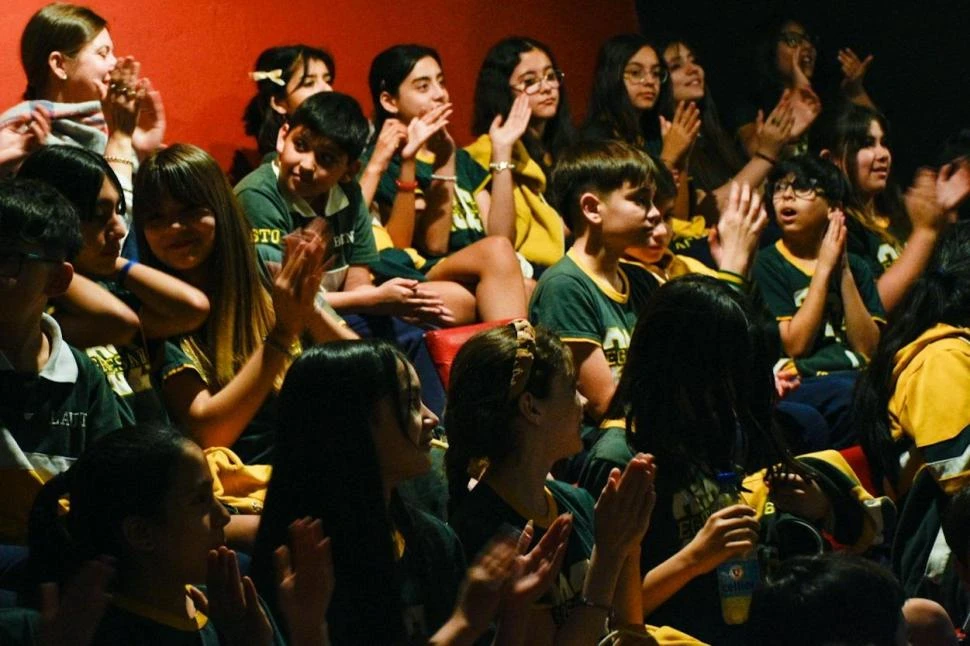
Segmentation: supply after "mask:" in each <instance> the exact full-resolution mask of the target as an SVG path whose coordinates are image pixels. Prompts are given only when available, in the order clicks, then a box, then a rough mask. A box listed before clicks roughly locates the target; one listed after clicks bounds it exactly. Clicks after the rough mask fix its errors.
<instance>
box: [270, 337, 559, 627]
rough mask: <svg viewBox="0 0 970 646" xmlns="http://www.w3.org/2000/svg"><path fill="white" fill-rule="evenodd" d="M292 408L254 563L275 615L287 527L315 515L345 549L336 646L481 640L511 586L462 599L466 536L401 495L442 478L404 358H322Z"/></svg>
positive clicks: (335, 350)
mask: <svg viewBox="0 0 970 646" xmlns="http://www.w3.org/2000/svg"><path fill="white" fill-rule="evenodd" d="M280 404H281V405H280V412H281V416H280V440H279V447H278V450H277V453H276V458H275V462H274V466H273V477H272V480H271V481H270V487H269V492H268V494H267V497H266V508H265V510H264V512H263V516H262V519H261V522H260V526H259V535H258V538H257V541H256V549H255V552H254V560H253V572H254V579H255V580H256V583H257V585H258V586H259V589H260V590H261V591H262V593H263V594H265V595H266V596H267V599H268V600H269V602H270V606H271V607H275V606H276V605H277V604H279V603H281V601H282V599H281V597H280V596H279V595H277V594H276V592H275V588H276V586H275V579H274V575H273V562H274V556H273V551H274V550H275V548H276V546H277V545H278V544H279V543H280V542H281V541H282V540H285V536H286V531H287V530H286V528H287V526H288V525H289V524H290V523H291V522H293V521H294V520H296V519H300V518H303V517H305V516H307V515H308V514H310V515H312V516H317V517H319V518H320V520H321V522H322V524H323V528H324V530H325V531H326V533H327V534H328V535H329V536H330V537H331V540H332V541H333V554H334V571H335V587H334V597H333V603H332V604H331V608H330V612H329V614H327V615H326V620H327V623H328V624H329V627H330V632H331V634H332V635H333V638H334V642H335V643H337V644H345V643H360V644H397V643H428V642H427V640H428V639H429V638H431V641H430V643H456V644H458V643H471V642H472V641H473V640H474V639H476V638H477V637H478V636H479V635H480V634H481V633H482V632H484V630H485V629H486V628H487V627H488V622H489V621H490V620H491V617H492V615H493V614H494V612H495V610H496V608H497V606H498V602H499V601H500V600H501V599H503V598H504V597H505V592H503V587H502V582H501V581H498V582H496V583H495V584H493V585H492V586H490V587H486V588H485V589H483V588H482V586H481V585H474V583H475V581H474V579H475V577H473V576H471V573H470V581H469V584H468V585H467V586H466V587H465V591H464V592H460V583H461V578H462V575H463V574H464V571H465V568H464V558H463V555H462V552H461V545H460V544H459V543H458V539H457V538H456V537H455V534H454V532H452V531H451V530H450V529H449V528H448V526H447V525H444V524H443V523H442V522H441V521H440V520H438V519H436V518H435V517H433V516H431V515H429V514H426V513H424V512H421V511H419V510H417V509H414V508H411V507H410V506H408V505H406V504H405V503H404V502H403V501H402V499H401V497H400V495H399V494H398V492H397V489H398V486H399V485H400V484H402V483H403V482H404V481H406V480H408V479H410V478H414V477H416V476H420V475H422V474H426V473H428V471H429V469H430V468H431V460H430V457H429V451H430V449H431V445H432V429H433V428H434V427H435V426H436V425H437V423H438V419H437V417H436V416H435V414H434V413H432V412H431V411H430V410H429V409H428V408H427V406H425V405H424V403H423V402H422V398H421V384H420V382H419V381H418V377H417V375H416V373H415V371H414V368H413V367H411V365H410V364H409V363H408V361H407V359H405V357H404V355H403V354H402V353H401V352H400V351H399V350H397V349H396V348H394V347H393V346H391V345H390V344H388V343H387V342H384V341H379V340H364V341H350V342H340V343H331V344H326V345H321V346H318V347H315V348H312V349H310V350H308V351H307V352H306V353H304V354H303V356H301V357H300V358H299V359H298V360H297V361H296V362H295V363H294V364H293V367H292V368H291V369H290V371H289V372H288V373H287V376H286V381H285V383H284V384H283V389H282V390H281V391H280ZM321 414H323V415H325V417H326V423H325V424H323V425H322V426H321V424H320V422H321ZM349 483H352V486H349V487H348V486H347V485H348V484H349ZM555 551H556V548H555V547H553V548H552V552H555ZM550 580H551V579H550V578H547V579H546V583H548V582H549V581H550ZM483 601H486V602H487V603H482V602H483ZM456 602H457V603H456ZM489 603H491V604H492V605H491V606H489ZM321 618H322V616H321ZM432 636H433V637H432ZM451 640H457V641H451Z"/></svg>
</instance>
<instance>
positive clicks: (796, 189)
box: [772, 179, 825, 200]
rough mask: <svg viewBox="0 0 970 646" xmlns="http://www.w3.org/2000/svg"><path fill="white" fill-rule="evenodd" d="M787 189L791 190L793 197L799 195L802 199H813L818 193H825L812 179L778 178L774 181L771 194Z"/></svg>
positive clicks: (777, 193)
mask: <svg viewBox="0 0 970 646" xmlns="http://www.w3.org/2000/svg"><path fill="white" fill-rule="evenodd" d="M788 189H791V190H792V193H794V195H795V197H800V198H802V199H803V200H814V199H815V198H816V197H818V196H819V195H825V190H824V189H822V188H820V187H819V186H818V182H816V181H815V180H814V179H809V180H807V181H806V180H798V179H796V180H787V179H783V180H779V181H777V182H775V186H774V190H773V192H772V195H781V194H782V193H784V192H785V191H787V190H788Z"/></svg>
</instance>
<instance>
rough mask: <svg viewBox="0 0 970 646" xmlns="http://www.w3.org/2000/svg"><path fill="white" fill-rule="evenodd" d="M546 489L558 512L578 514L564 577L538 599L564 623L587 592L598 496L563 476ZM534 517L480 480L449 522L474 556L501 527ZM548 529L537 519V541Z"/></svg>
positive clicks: (519, 526)
mask: <svg viewBox="0 0 970 646" xmlns="http://www.w3.org/2000/svg"><path fill="white" fill-rule="evenodd" d="M546 488H547V489H548V490H549V492H550V493H551V494H552V498H553V500H555V503H556V507H557V508H558V509H557V511H558V513H559V514H564V513H570V514H572V515H573V524H572V532H571V533H570V534H569V542H568V543H567V545H566V556H565V558H564V559H563V564H562V568H561V569H560V571H559V579H558V581H557V582H556V584H554V585H553V586H552V588H550V590H549V591H548V592H547V593H546V594H545V595H544V596H543V597H542V598H541V599H540V600H539V602H538V605H540V606H542V607H545V608H548V609H549V610H550V611H551V612H552V614H553V619H555V621H556V623H557V624H561V623H562V622H563V621H565V618H566V615H567V613H568V609H569V605H570V602H571V601H573V600H574V599H576V598H577V597H578V596H580V595H581V594H582V592H583V582H584V581H585V580H586V572H587V571H588V570H589V557H590V555H591V554H592V553H593V544H594V542H595V537H596V531H595V515H594V509H593V508H594V506H595V501H594V499H593V497H592V496H590V495H589V493H588V492H587V491H585V490H583V489H579V488H577V487H574V486H572V485H570V484H566V483H565V482H559V481H558V480H546ZM528 521H529V519H528V518H526V517H525V516H523V515H522V514H521V513H519V512H518V511H516V510H515V509H514V508H513V507H512V506H511V505H509V503H507V502H506V501H505V500H504V499H503V498H502V497H501V496H499V494H498V493H496V491H495V490H494V489H492V488H491V487H490V486H488V484H487V483H486V482H479V483H478V484H477V485H476V486H475V488H474V489H472V490H471V491H470V492H469V493H468V496H466V497H465V498H464V499H463V500H462V501H461V502H460V503H459V505H458V508H457V509H455V511H454V513H453V514H452V515H451V518H449V520H448V523H449V524H450V525H451V526H452V527H454V528H455V532H456V533H457V534H458V538H460V539H461V544H462V546H463V547H464V548H465V555H466V557H467V558H468V559H469V560H472V559H474V557H475V555H477V554H478V553H479V552H480V551H481V550H482V548H484V547H485V545H487V544H488V542H489V541H490V540H491V539H492V538H493V537H494V536H495V535H496V534H497V533H498V532H499V531H500V530H502V529H503V528H508V527H511V528H514V529H516V530H521V529H522V528H523V527H525V524H526V523H527V522H528ZM545 533H546V528H545V527H542V526H540V525H539V523H536V524H535V536H534V538H533V543H532V544H533V545H535V544H537V543H538V542H539V540H541V539H542V537H543V536H544V535H545Z"/></svg>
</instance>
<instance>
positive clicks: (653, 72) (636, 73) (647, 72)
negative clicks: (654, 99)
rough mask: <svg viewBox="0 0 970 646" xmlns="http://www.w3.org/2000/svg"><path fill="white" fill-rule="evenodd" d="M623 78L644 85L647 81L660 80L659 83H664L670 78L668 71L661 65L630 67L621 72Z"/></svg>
mask: <svg viewBox="0 0 970 646" xmlns="http://www.w3.org/2000/svg"><path fill="white" fill-rule="evenodd" d="M623 78H625V79H626V80H627V81H630V82H631V83H636V84H637V85H645V84H646V83H647V81H660V83H666V82H667V79H668V78H670V73H669V72H667V70H665V69H664V68H662V67H654V68H651V69H644V68H642V67H641V68H638V69H632V70H625V71H624V72H623Z"/></svg>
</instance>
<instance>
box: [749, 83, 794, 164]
mask: <svg viewBox="0 0 970 646" xmlns="http://www.w3.org/2000/svg"><path fill="white" fill-rule="evenodd" d="M791 94H792V93H791V90H785V91H784V92H783V93H782V95H781V99H779V100H778V104H777V105H776V106H775V107H774V109H773V110H772V111H771V113H770V114H769V115H768V118H767V119H765V117H764V112H762V111H761V110H758V116H757V118H756V119H755V127H756V132H757V133H758V147H757V148H756V149H755V150H756V151H757V152H760V153H762V154H763V155H766V156H768V157H771V158H772V159H778V155H780V154H781V151H782V149H783V148H784V147H785V144H787V143H788V142H789V141H791V139H792V128H793V127H794V126H795V108H794V106H792V100H791Z"/></svg>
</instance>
